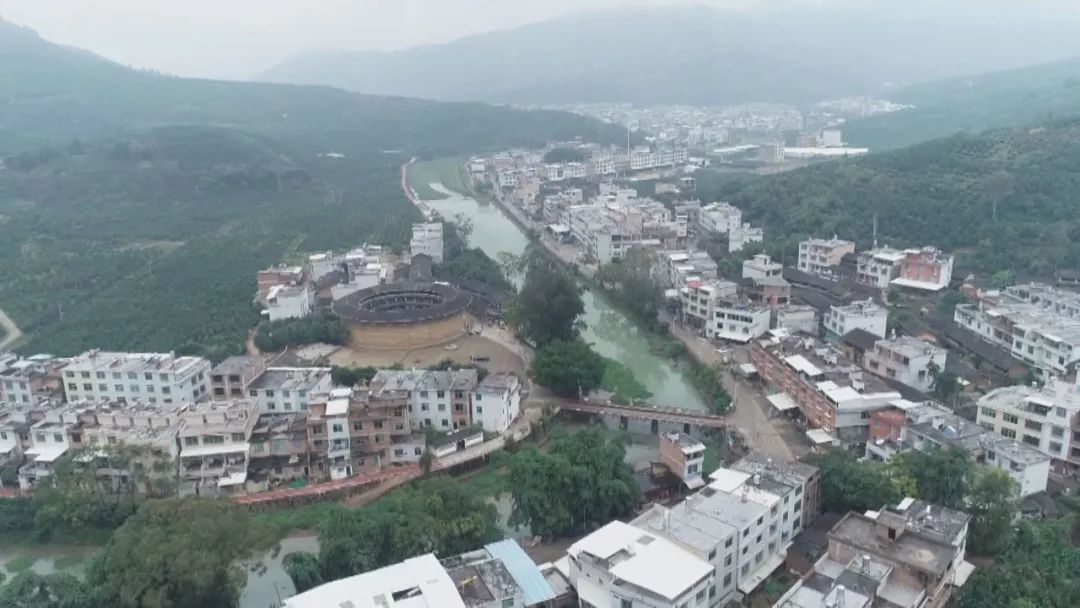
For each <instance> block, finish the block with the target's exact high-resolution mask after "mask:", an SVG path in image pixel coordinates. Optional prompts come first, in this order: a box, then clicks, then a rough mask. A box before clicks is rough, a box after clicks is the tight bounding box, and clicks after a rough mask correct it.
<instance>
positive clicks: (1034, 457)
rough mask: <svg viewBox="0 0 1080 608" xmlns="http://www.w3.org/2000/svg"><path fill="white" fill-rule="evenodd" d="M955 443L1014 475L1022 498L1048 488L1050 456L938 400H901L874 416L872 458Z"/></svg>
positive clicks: (984, 462)
mask: <svg viewBox="0 0 1080 608" xmlns="http://www.w3.org/2000/svg"><path fill="white" fill-rule="evenodd" d="M951 447H956V448H962V449H964V450H965V451H967V452H968V453H969V454H970V455H971V457H972V458H973V459H975V462H976V463H978V464H981V465H985V466H991V467H994V468H998V469H1001V470H1002V471H1005V472H1006V473H1008V474H1009V476H1011V477H1012V478H1013V479H1014V480H1015V481H1016V484H1017V488H1018V491H1019V496H1020V497H1021V498H1023V497H1026V496H1030V495H1032V494H1037V493H1039V492H1044V491H1045V490H1046V481H1047V478H1048V476H1049V473H1050V456H1048V455H1046V454H1044V453H1042V452H1040V451H1039V450H1038V449H1036V448H1034V447H1031V446H1029V445H1026V444H1023V443H1020V442H1018V441H1015V440H1013V439H1006V438H1005V437H1002V436H1001V435H998V434H997V433H994V432H993V431H992V430H989V429H987V428H986V427H984V426H982V425H979V424H975V423H973V422H969V421H967V420H966V419H964V418H961V417H960V416H957V415H956V414H954V413H953V412H952V411H951V410H948V409H945V408H944V407H942V406H940V405H937V404H934V403H933V402H926V403H912V402H910V401H905V400H899V401H897V402H894V404H893V406H892V407H890V408H888V409H885V410H881V411H879V412H874V414H873V415H872V416H871V419H870V441H868V442H867V443H866V457H867V458H868V459H871V460H877V461H887V460H889V459H891V458H892V457H893V456H895V455H896V454H900V453H902V452H907V451H909V450H918V451H920V452H928V451H931V450H936V449H945V448H951Z"/></svg>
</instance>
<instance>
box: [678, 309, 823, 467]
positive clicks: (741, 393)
mask: <svg viewBox="0 0 1080 608" xmlns="http://www.w3.org/2000/svg"><path fill="white" fill-rule="evenodd" d="M671 333H672V334H673V335H674V336H675V337H676V338H678V339H679V340H681V341H682V343H683V344H685V345H686V347H687V349H689V350H690V352H691V354H692V355H693V356H694V358H695V359H697V360H698V361H701V362H702V363H706V364H709V365H712V364H714V363H721V362H722V361H721V355H720V353H718V352H717V351H716V348H715V347H714V346H713V345H712V344H710V343H709V342H707V341H706V340H705V339H703V338H700V337H698V336H696V335H695V334H694V332H693V331H691V330H688V329H686V328H684V327H682V326H680V325H678V324H677V323H673V324H672V325H671ZM732 354H733V355H734V356H735V363H746V362H747V361H748V356H747V351H746V349H745V348H743V347H740V348H736V349H733V350H732ZM724 388H725V389H727V391H728V393H730V394H731V396H732V397H733V398H734V402H735V408H734V411H733V412H732V413H731V414H729V415H728V419H729V420H730V421H731V423H732V424H734V425H735V426H736V427H738V428H739V430H740V431H742V433H743V437H744V438H745V439H746V442H747V445H748V447H750V448H751V449H753V450H755V451H759V452H762V453H764V454H768V455H769V456H772V457H773V458H777V459H784V460H791V459H793V458H798V457H800V456H803V455H804V454H806V453H807V452H808V451H809V446H808V445H807V443H806V440H805V439H804V438H803V436H802V433H800V432H799V431H798V429H796V428H795V427H794V426H793V425H792V424H791V423H790V422H788V421H787V420H786V419H779V418H772V419H770V418H769V414H768V412H769V409H770V407H771V406H770V405H769V402H768V401H766V399H765V396H764V395H763V394H761V393H760V392H759V391H758V390H757V389H756V388H754V387H753V386H751V385H750V384H748V383H746V382H743V381H741V380H738V379H736V378H735V377H734V376H732V374H731V372H727V373H725V374H724Z"/></svg>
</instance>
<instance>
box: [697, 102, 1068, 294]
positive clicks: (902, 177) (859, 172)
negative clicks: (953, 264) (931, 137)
mask: <svg viewBox="0 0 1080 608" xmlns="http://www.w3.org/2000/svg"><path fill="white" fill-rule="evenodd" d="M699 194H700V195H701V196H702V198H703V199H704V198H714V197H715V198H722V199H726V200H729V201H731V202H732V203H733V204H735V205H737V206H739V207H741V208H742V209H743V210H744V213H745V214H746V217H747V219H748V220H749V221H752V222H754V223H761V224H764V226H765V236H766V244H767V245H768V246H769V249H770V250H773V251H774V252H776V253H777V254H778V255H779V253H780V252H781V251H784V252H786V254H787V256H789V259H790V256H793V255H795V253H796V252H797V249H796V243H797V241H798V240H800V239H801V238H805V237H806V236H808V235H817V236H822V237H827V236H832V235H834V234H836V235H839V236H840V237H842V238H848V239H853V240H856V241H857V242H858V243H859V244H860V245H861V246H869V245H870V244H871V241H872V234H873V228H872V226H873V216H874V213H875V212H876V213H877V215H878V224H879V226H878V232H879V237H878V240H879V242H881V243H882V244H888V245H891V246H913V245H921V244H932V245H936V246H938V247H941V248H942V249H944V250H946V251H955V252H957V254H958V259H957V264H958V267H959V269H961V270H963V271H969V270H975V271H984V272H985V271H990V272H992V271H996V270H1002V269H1011V270H1014V271H1017V272H1019V273H1023V274H1033V273H1034V274H1046V273H1050V272H1052V271H1053V270H1054V269H1055V268H1060V267H1066V266H1068V267H1075V266H1076V265H1077V264H1080V119H1073V120H1065V121H1058V122H1052V123H1047V124H1044V125H1041V126H1037V127H1025V128H1016V129H998V130H992V131H987V132H985V133H981V134H979V135H956V136H953V137H949V138H945V139H940V140H935V141H931V142H927V143H923V144H919V145H916V146H913V147H910V148H905V149H902V150H896V151H892V152H886V153H881V154H877V155H870V156H866V157H863V158H858V159H851V160H844V161H836V162H829V163H823V164H819V165H815V166H811V167H807V168H804V169H800V170H796V171H791V172H789V173H783V174H779V175H774V176H768V177H759V178H746V179H733V180H719V179H718V178H717V177H716V176H714V175H711V174H708V173H705V174H704V175H703V176H702V179H700V180H699ZM995 208H996V212H995Z"/></svg>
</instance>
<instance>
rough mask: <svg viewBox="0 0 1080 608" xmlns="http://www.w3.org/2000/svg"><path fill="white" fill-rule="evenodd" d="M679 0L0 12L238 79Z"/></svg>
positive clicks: (354, 2)
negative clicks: (345, 52) (331, 56)
mask: <svg viewBox="0 0 1080 608" xmlns="http://www.w3.org/2000/svg"><path fill="white" fill-rule="evenodd" d="M747 1H749V0H747ZM679 3H685V0H0V15H2V16H3V17H4V18H5V19H7V20H9V21H14V22H16V23H20V24H22V25H27V26H29V27H32V28H34V29H35V30H37V31H38V32H39V33H40V34H41V35H42V36H43V37H44V38H46V39H49V40H52V41H54V42H61V43H64V44H69V45H72V46H77V47H82V48H86V49H89V50H92V51H94V52H96V53H98V54H100V55H104V56H105V57H108V58H109V59H113V60H115V61H119V62H121V63H125V64H128V65H132V66H136V67H148V68H156V69H161V70H165V71H168V72H172V73H175V74H180V75H185V76H210V77H223V78H244V77H248V76H250V75H252V74H253V73H255V72H258V71H260V70H262V69H265V68H268V67H270V66H272V65H273V64H275V63H276V62H278V61H280V60H282V59H284V58H286V57H288V56H289V55H292V54H293V53H296V52H298V51H303V50H311V49H321V48H347V49H399V48H406V47H410V46H415V45H417V44H423V43H427V42H444V41H447V40H452V39H454V38H458V37H460V36H463V35H466V34H471V33H477V32H483V31H489V30H494V29H505V28H508V27H514V26H517V25H521V24H524V23H528V22H530V21H539V20H543V19H547V18H551V17H555V16H558V15H563V14H567V13H570V12H575V11H584V10H596V9H603V8H610V7H613V6H635V5H642V4H679ZM713 3H719V2H713ZM724 4H731V2H724Z"/></svg>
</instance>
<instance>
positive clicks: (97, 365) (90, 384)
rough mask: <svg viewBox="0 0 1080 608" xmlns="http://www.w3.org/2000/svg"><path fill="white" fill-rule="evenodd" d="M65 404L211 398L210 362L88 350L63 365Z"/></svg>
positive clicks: (168, 355) (166, 402)
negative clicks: (66, 402) (75, 402)
mask: <svg viewBox="0 0 1080 608" xmlns="http://www.w3.org/2000/svg"><path fill="white" fill-rule="evenodd" d="M62 375H63V380H64V396H65V398H66V399H67V400H68V401H117V402H121V403H126V402H142V403H149V404H163V405H171V404H185V403H196V402H198V401H203V400H205V399H208V398H209V396H210V378H209V376H210V362H209V361H207V360H206V359H203V358H202V357H178V356H176V355H175V354H173V353H118V352H105V351H101V350H97V349H94V350H89V351H86V352H85V353H83V354H81V355H79V356H77V357H72V358H71V359H69V360H68V362H67V364H66V365H65V366H64V368H63V371H62Z"/></svg>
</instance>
